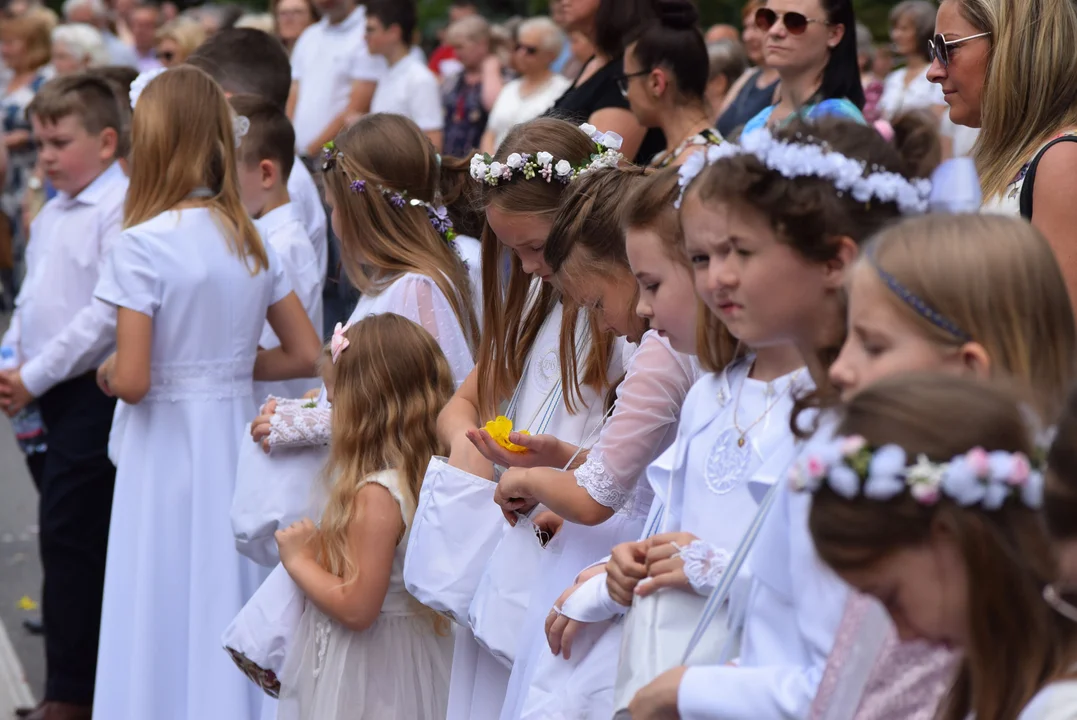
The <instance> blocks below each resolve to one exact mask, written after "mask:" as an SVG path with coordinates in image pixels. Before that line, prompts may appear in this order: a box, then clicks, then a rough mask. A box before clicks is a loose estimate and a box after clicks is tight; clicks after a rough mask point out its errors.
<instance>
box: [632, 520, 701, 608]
mask: <svg viewBox="0 0 1077 720" xmlns="http://www.w3.org/2000/svg"><path fill="white" fill-rule="evenodd" d="M697 539H698V538H696V536H695V535H693V534H692V533H685V532H676V533H665V534H663V535H655V536H654V537H651V538H650V539H649V540H648V541H647V559H646V564H647V576H648V577H649V578H651V581H650V582H646V583H640V584H639V585H637V586H636V594H637V595H639V596H640V597H647V596H648V595H651V594H652V593H655V592H657V591H658V590H659V589H661V588H664V587H675V588H681V589H682V590H690V589H691V587H692V586H691V584H689V582H688V576H687V575H685V574H684V560H682V559H681V558H680V556H679V553H680V551H681V548H686V547H688V546H689V545H691V544H692V541H693V540H697Z"/></svg>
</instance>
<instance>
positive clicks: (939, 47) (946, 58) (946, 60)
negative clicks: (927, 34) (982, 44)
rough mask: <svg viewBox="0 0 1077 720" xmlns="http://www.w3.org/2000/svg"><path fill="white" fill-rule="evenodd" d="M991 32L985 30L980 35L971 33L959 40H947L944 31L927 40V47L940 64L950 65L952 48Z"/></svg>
mask: <svg viewBox="0 0 1077 720" xmlns="http://www.w3.org/2000/svg"><path fill="white" fill-rule="evenodd" d="M990 34H991V33H989V32H985V33H980V34H979V35H969V36H968V37H963V38H958V39H957V40H947V39H946V38H944V37H943V36H942V33H939V34H937V35H936V36H935V37H934V38H932V39H931V40H928V41H927V47H928V50H930V51H931V57H933V58H934V59H936V60H938V61H939V65H942V66H943V67H950V48H952V47H957V46H958V45H961V44H963V43H967V42H968V41H969V40H976V39H978V38H982V37H987V36H988V35H990Z"/></svg>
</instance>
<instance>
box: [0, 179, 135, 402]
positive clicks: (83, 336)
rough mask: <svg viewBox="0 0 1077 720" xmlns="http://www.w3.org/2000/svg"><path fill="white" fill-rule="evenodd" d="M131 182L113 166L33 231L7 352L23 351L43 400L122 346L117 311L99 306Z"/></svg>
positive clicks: (57, 203)
mask: <svg viewBox="0 0 1077 720" xmlns="http://www.w3.org/2000/svg"><path fill="white" fill-rule="evenodd" d="M126 194H127V176H126V175H124V173H123V170H122V169H121V168H120V166H119V164H118V163H113V164H112V165H110V166H109V168H108V169H107V170H105V171H104V172H103V173H101V174H100V175H98V176H97V179H95V180H94V181H93V182H92V183H90V184H89V185H88V186H86V188H85V189H84V190H83V191H82V192H80V193H79V194H78V195H76V196H75V197H70V196H68V195H66V194H64V193H59V194H58V195H57V196H56V197H54V198H53V199H52V200H50V201H49V202H48V203H47V204H46V205H45V207H44V208H42V209H41V212H40V213H39V214H38V216H37V217H36V218H35V219H34V222H33V223H32V224H31V225H30V242H29V244H28V245H27V248H26V264H27V276H26V280H25V281H24V282H23V285H22V289H21V290H20V291H19V296H18V297H17V298H16V299H15V314H14V316H13V317H12V320H11V327H10V328H9V329H8V332H7V333H6V334H5V335H4V339H3V342H2V344H3V345H11V346H13V347H15V348H16V352H17V353H18V356H19V358H20V361H21V362H22V363H23V365H22V370H21V373H22V381H23V384H24V385H26V389H27V390H29V391H30V393H31V394H32V395H34V396H35V397H40V396H41V395H43V394H44V393H46V392H47V391H48V390H50V389H51V388H52V387H53V386H55V385H57V384H59V383H61V382H64V381H66V380H70V379H71V378H74V377H78V376H79V375H81V374H83V373H86V372H89V371H90V370H93V369H94V368H96V367H97V366H98V365H100V364H101V362H102V361H103V360H104V359H105V358H106V357H107V356H108V353H109V352H110V351H111V349H112V345H113V343H114V341H115V332H114V330H115V326H116V313H115V309H114V308H111V307H110V306H108V305H105V304H104V303H101V302H99V301H97V300H95V299H94V295H93V291H94V287H95V286H96V285H97V280H98V276H99V275H100V271H101V267H102V266H103V264H104V262H105V258H106V257H107V256H108V253H109V251H110V250H111V248H112V245H113V243H114V242H115V241H116V239H117V238H119V236H120V233H121V232H122V231H123V201H124V197H125V196H126Z"/></svg>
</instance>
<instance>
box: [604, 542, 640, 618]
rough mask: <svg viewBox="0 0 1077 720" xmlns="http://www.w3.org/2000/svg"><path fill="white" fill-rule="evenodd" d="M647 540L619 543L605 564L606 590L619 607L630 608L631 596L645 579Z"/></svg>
mask: <svg viewBox="0 0 1077 720" xmlns="http://www.w3.org/2000/svg"><path fill="white" fill-rule="evenodd" d="M647 543H648V541H647V540H638V541H635V542H626V543H621V544H620V545H617V546H616V547H614V548H613V553H612V554H611V555H610V559H609V562H607V563H606V589H607V590H609V591H610V597H611V598H613V601H614V602H616V603H618V604H619V605H624V606H625V607H632V594H633V592H634V591H635V589H636V586H637V585H638V584H639V581H640V580H642V579H643V578H645V577H647Z"/></svg>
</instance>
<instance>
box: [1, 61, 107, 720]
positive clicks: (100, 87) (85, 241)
mask: <svg viewBox="0 0 1077 720" xmlns="http://www.w3.org/2000/svg"><path fill="white" fill-rule="evenodd" d="M27 114H28V115H30V118H31V122H32V124H33V130H34V138H35V139H36V141H37V142H38V145H39V148H40V149H39V151H38V152H39V155H38V157H39V161H40V162H41V164H42V167H43V168H44V171H45V175H46V177H47V178H48V180H49V181H50V182H51V183H52V185H53V187H55V188H56V189H57V191H58V194H57V196H56V197H55V198H53V199H52V200H50V201H49V202H48V203H47V204H46V205H45V207H44V208H42V210H41V212H40V213H39V214H38V216H37V217H36V218H35V219H34V222H33V223H32V224H31V226H30V243H29V245H28V246H27V277H26V280H25V282H24V283H23V285H22V289H21V290H20V292H19V296H18V298H17V299H16V303H15V314H14V316H13V317H12V321H11V327H10V328H9V329H8V332H7V333H6V334H5V335H4V338H3V341H2V342H0V344H2V345H4V346H8V347H14V348H15V349H16V354H17V356H18V359H19V361H20V363H21V367H20V368H19V369H18V370H14V371H10V372H7V373H4V374H2V375H0V409H3V410H4V411H5V412H6V413H8V414H9V415H13V414H14V413H16V412H18V411H20V410H21V409H23V408H24V407H25V406H26V405H27V404H28V403H29V402H31V401H32V400H33V399H35V398H36V399H37V402H38V407H39V409H40V411H41V417H42V420H43V421H44V424H45V426H46V428H47V429H48V433H49V437H48V449H47V450H46V451H45V462H44V472H43V478H42V483H41V498H40V503H39V510H38V512H39V526H40V535H39V542H40V550H41V564H42V566H43V568H44V575H45V589H44V597H43V603H42V610H43V611H44V622H45V626H46V628H47V630H48V633H47V635H46V636H45V655H46V661H47V673H48V679H47V682H46V686H45V700H44V702H43V703H42V705H41V706H40V707H39V708H38V709H37V710H35V711H34V713H33V714H31V715H30V717H31V718H34V719H35V720H37V719H38V718H66V719H68V720H83V719H84V720H89V718H90V711H91V707H92V705H93V690H94V676H95V673H96V668H97V638H98V631H99V626H100V622H101V597H102V593H103V590H104V580H105V553H106V550H107V547H108V528H109V519H110V517H111V512H112V491H113V486H114V484H115V478H116V468H115V467H113V466H112V464H111V463H110V462H109V460H108V454H107V448H108V436H109V430H110V428H111V426H112V414H113V411H114V409H115V406H116V401H115V400H114V399H112V398H109V397H106V396H105V395H104V393H102V392H101V391H100V389H98V387H97V383H96V379H95V377H94V370H95V369H96V367H97V366H98V365H99V364H100V363H101V361H102V360H104V359H105V357H106V356H107V355H108V353H109V352H110V351H111V350H112V347H113V345H114V341H115V312H114V311H113V310H112V308H110V307H109V306H107V305H105V304H104V303H101V302H98V301H96V300H95V299H94V297H93V291H94V287H95V286H96V285H97V280H98V275H99V272H100V268H101V266H102V265H103V263H104V262H105V258H106V256H107V255H108V252H109V251H110V250H111V247H112V244H113V243H114V242H115V241H116V240H117V239H118V238H119V236H120V234H121V232H122V229H123V202H124V196H125V195H126V193H127V176H126V175H124V173H123V170H122V169H121V168H120V166H119V164H118V163H117V162H116V158H117V157H120V156H122V155H123V153H124V152H125V148H124V145H125V144H126V141H125V139H124V138H123V137H122V135H121V133H122V131H123V128H124V126H125V122H126V118H125V117H124V111H123V110H122V109H121V104H120V103H119V102H118V98H117V95H116V93H115V92H114V91H113V89H112V86H111V85H109V83H108V82H107V81H106V80H104V79H102V78H98V77H90V76H87V75H81V74H79V75H69V76H66V77H61V78H57V79H55V80H53V81H51V82H49V83H48V84H46V85H45V86H44V87H43V88H42V89H41V91H40V92H38V94H37V95H36V97H35V98H34V100H33V102H31V103H30V106H29V107H28V108H27Z"/></svg>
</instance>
